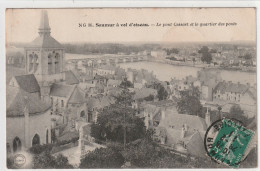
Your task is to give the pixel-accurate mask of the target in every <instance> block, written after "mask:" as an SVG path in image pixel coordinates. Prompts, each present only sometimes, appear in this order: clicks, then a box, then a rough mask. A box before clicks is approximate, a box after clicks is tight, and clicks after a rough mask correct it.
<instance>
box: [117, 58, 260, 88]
mask: <svg viewBox="0 0 260 171" xmlns="http://www.w3.org/2000/svg"><path fill="white" fill-rule="evenodd" d="M119 66H120V67H122V68H124V69H126V68H132V69H137V70H140V69H145V70H148V71H150V72H151V71H153V73H154V74H155V75H156V77H157V79H159V80H161V81H169V80H170V79H171V78H174V77H176V78H177V79H182V78H185V77H186V76H189V75H192V76H194V77H197V72H198V71H199V70H201V69H202V68H196V67H190V66H177V65H170V64H164V63H156V62H134V63H121V64H119ZM220 74H221V77H222V79H223V80H226V81H232V82H234V83H237V82H240V83H241V84H246V83H250V84H251V85H252V84H255V83H256V73H252V72H243V71H229V70H220Z"/></svg>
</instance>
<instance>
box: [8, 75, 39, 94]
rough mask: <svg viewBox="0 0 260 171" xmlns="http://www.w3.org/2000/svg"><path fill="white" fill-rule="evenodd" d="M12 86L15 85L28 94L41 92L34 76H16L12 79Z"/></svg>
mask: <svg viewBox="0 0 260 171" xmlns="http://www.w3.org/2000/svg"><path fill="white" fill-rule="evenodd" d="M12 80H13V81H12ZM14 80H15V81H14ZM10 84H14V86H17V87H19V88H21V89H23V90H24V91H26V92H28V93H35V92H40V86H39V84H38V82H37V80H36V78H35V76H34V75H33V74H29V75H20V76H14V77H13V78H12V79H11V82H10Z"/></svg>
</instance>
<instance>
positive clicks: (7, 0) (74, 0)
mask: <svg viewBox="0 0 260 171" xmlns="http://www.w3.org/2000/svg"><path fill="white" fill-rule="evenodd" d="M84 7H85V8H86V7H99V8H101V7H256V8H257V10H256V11H257V14H256V15H257V40H259V35H260V34H259V29H258V28H260V27H259V26H260V25H259V21H258V19H259V18H260V13H259V12H258V9H259V7H260V1H252V0H250V1H246V0H245V1H235V0H234V1H225V0H218V1H207V2H205V1H188V0H182V1H170V0H168V1H165V0H163V1H159V0H150V1H146V0H141V1H140V0H132V1H128V0H121V1H111V0H106V1H95V0H88V1H87V0H86V1H84V0H71V1H69V0H68V1H64V0H39V1H36V0H0V57H1V62H0V76H1V77H0V78H1V79H0V94H1V95H2V96H1V98H0V111H1V113H0V114H1V115H0V137H1V141H0V170H7V169H6V156H5V154H6V143H5V141H6V132H5V130H6V124H5V121H6V114H5V113H6V110H5V109H6V103H5V101H6V93H5V90H6V81H5V59H6V58H5V9H6V8H84ZM259 48H260V44H259V43H257V50H258V49H259ZM258 58H259V53H257V59H258ZM257 66H260V61H259V60H257ZM259 78H260V74H259V69H257V80H259ZM257 89H258V90H259V84H257ZM257 95H258V97H259V91H257ZM259 104H260V100H258V101H257V106H259ZM257 109H258V110H257V112H258V113H259V107H258V108H257ZM258 125H259V124H258ZM258 142H260V141H259V134H258ZM258 148H259V147H258ZM259 157H260V155H259V150H258V159H259ZM258 167H259V160H258ZM37 170H38V169H37ZM63 170H64V169H63ZM66 170H67V169H66ZM71 170H73V171H74V170H79V169H71ZM95 170H102V169H95ZM124 170H130V169H124ZM135 170H151V169H135ZM160 170H166V169H160ZM167 170H169V169H167ZM173 170H176V169H173ZM182 170H191V169H182ZM196 170H199V169H196ZM203 170H213V169H203ZM221 170H228V169H221ZM241 170H258V168H256V169H241Z"/></svg>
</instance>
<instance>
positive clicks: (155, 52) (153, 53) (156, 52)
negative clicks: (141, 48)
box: [151, 50, 167, 58]
mask: <svg viewBox="0 0 260 171" xmlns="http://www.w3.org/2000/svg"><path fill="white" fill-rule="evenodd" d="M151 56H152V57H155V58H165V57H166V56H167V53H166V51H164V50H153V51H151Z"/></svg>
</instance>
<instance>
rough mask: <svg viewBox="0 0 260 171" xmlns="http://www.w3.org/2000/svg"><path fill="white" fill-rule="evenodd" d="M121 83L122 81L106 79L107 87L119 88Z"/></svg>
mask: <svg viewBox="0 0 260 171" xmlns="http://www.w3.org/2000/svg"><path fill="white" fill-rule="evenodd" d="M121 83H122V80H113V79H108V81H107V87H119V86H120V84H121Z"/></svg>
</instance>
